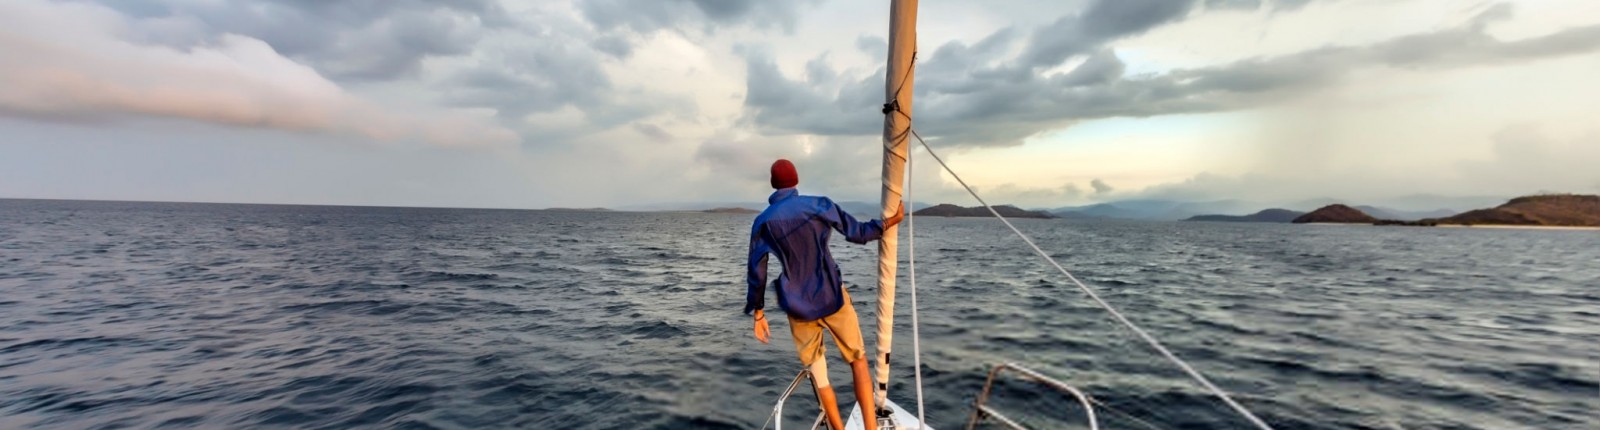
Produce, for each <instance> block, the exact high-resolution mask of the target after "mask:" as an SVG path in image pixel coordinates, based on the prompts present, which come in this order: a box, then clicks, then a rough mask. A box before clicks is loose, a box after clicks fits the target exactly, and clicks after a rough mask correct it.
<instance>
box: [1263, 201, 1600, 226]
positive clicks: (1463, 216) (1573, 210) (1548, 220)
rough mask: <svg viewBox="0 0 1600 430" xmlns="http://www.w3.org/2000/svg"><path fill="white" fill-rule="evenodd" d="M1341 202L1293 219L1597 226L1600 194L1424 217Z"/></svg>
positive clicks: (1416, 224) (1428, 224)
mask: <svg viewBox="0 0 1600 430" xmlns="http://www.w3.org/2000/svg"><path fill="white" fill-rule="evenodd" d="M1360 208H1361V207H1360V206H1357V207H1350V206H1345V205H1341V204H1333V205H1328V206H1324V207H1322V208H1320V209H1317V210H1315V211H1312V212H1311V213H1308V214H1305V215H1301V216H1300V217H1298V218H1295V219H1294V221H1293V222H1295V223H1343V224H1378V225H1410V226H1435V225H1467V226H1471V225H1527V226H1562V227H1600V196H1596V195H1580V194H1545V195H1534V196H1524V197H1517V198H1514V199H1511V200H1509V201H1507V202H1506V203H1505V204H1502V205H1499V206H1495V207H1493V208H1488V209H1475V210H1470V211H1466V212H1462V213H1460V214H1455V215H1450V216H1443V217H1435V218H1424V219H1420V220H1395V219H1388V218H1382V217H1376V216H1374V214H1372V213H1370V212H1367V211H1365V210H1362V209H1360Z"/></svg>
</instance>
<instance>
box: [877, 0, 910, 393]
mask: <svg viewBox="0 0 1600 430" xmlns="http://www.w3.org/2000/svg"><path fill="white" fill-rule="evenodd" d="M916 52H917V1H916V0H894V1H893V4H892V5H891V6H890V11H889V65H888V69H887V73H886V75H887V77H886V79H887V85H886V86H885V92H884V106H883V114H884V115H883V199H882V202H881V203H882V217H880V219H887V218H888V217H891V216H894V211H895V209H896V208H897V207H898V206H899V204H900V201H901V196H902V190H903V187H904V185H905V166H906V153H907V150H908V149H910V145H909V143H910V139H909V138H910V137H911V93H912V91H911V88H912V86H913V84H914V83H915V82H914V81H915V78H916V76H915V74H913V73H911V71H912V63H913V61H914V60H915V57H916ZM898 233H899V227H892V228H889V229H888V230H886V231H884V233H883V239H882V240H879V241H878V309H877V316H878V343H877V345H878V348H877V357H876V358H877V378H876V379H877V381H878V390H877V404H878V405H885V404H887V402H886V400H887V396H888V391H889V389H888V386H889V352H890V345H892V344H893V343H894V281H895V273H896V271H897V270H896V269H897V267H896V264H897V263H898V261H899V252H898V251H899V250H898V246H899V242H900V241H899V239H898V237H897V236H896V235H897V234H898Z"/></svg>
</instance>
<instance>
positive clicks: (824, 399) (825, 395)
mask: <svg viewBox="0 0 1600 430" xmlns="http://www.w3.org/2000/svg"><path fill="white" fill-rule="evenodd" d="M817 403H820V404H822V414H823V415H826V416H828V428H830V429H834V430H844V420H842V419H840V418H839V400H838V399H837V398H835V397H834V396H833V387H821V388H818V389H817Z"/></svg>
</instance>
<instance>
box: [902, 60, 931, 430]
mask: <svg viewBox="0 0 1600 430" xmlns="http://www.w3.org/2000/svg"><path fill="white" fill-rule="evenodd" d="M915 59H916V55H915V54H913V55H912V60H913V63H912V64H915ZM906 129H907V130H910V128H906ZM914 149H916V148H906V186H905V189H906V200H907V201H911V202H915V200H913V199H912V197H911V184H912V183H913V182H916V181H915V179H916V177H917V176H916V175H915V174H914V173H915V172H916V171H915V170H913V169H915V167H916V166H914V163H912V161H911V160H912V159H914V158H916V156H915V155H916V153H915V152H914V151H913V150H914ZM900 208H901V209H900V210H901V211H902V212H903V213H905V216H906V258H907V259H908V260H910V265H911V268H910V270H911V273H910V274H909V275H910V277H911V366H912V368H913V369H915V373H914V375H915V376H914V378H915V379H916V381H917V426H918V428H919V430H920V429H926V428H928V418H927V417H926V416H924V415H923V409H922V335H921V334H919V333H918V332H917V331H918V329H917V328H918V327H920V324H918V323H917V217H916V215H913V214H912V211H909V210H907V209H906V208H905V203H901V205H900Z"/></svg>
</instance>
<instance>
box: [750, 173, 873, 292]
mask: <svg viewBox="0 0 1600 430" xmlns="http://www.w3.org/2000/svg"><path fill="white" fill-rule="evenodd" d="M767 203H768V204H769V205H770V206H767V210H765V211H762V212H761V215H758V216H756V221H755V225H753V226H751V227H750V260H749V274H748V276H747V278H748V279H747V281H748V283H749V291H748V292H747V293H746V297H745V299H746V300H745V305H744V313H745V314H747V315H748V314H750V313H751V312H755V311H756V310H757V309H762V308H765V307H766V305H767V303H766V300H765V299H764V296H765V294H766V283H767V254H778V261H779V262H781V263H783V274H782V275H780V276H779V277H778V282H776V283H775V284H774V288H775V289H777V290H778V307H780V308H783V311H784V312H787V313H788V314H789V315H790V316H793V317H795V318H797V319H799V320H801V321H812V320H816V319H819V318H822V317H825V316H828V315H833V313H834V312H838V311H839V308H841V307H843V306H844V297H843V296H844V294H843V292H842V291H840V285H841V279H840V276H839V265H837V264H835V263H834V262H833V254H831V253H829V252H828V238H829V237H831V236H832V235H833V230H838V231H839V232H840V233H843V234H844V237H845V240H848V241H850V242H853V243H861V244H864V243H867V242H871V241H874V240H878V238H879V237H881V236H883V222H882V221H879V220H871V221H868V222H859V221H856V219H855V218H854V217H851V216H850V214H849V213H846V212H845V211H844V209H842V208H840V207H839V205H837V204H834V203H833V200H829V199H828V198H827V197H820V196H802V195H800V194H799V192H798V191H795V189H794V188H784V189H781V190H778V191H776V192H773V193H772V196H771V197H767Z"/></svg>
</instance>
